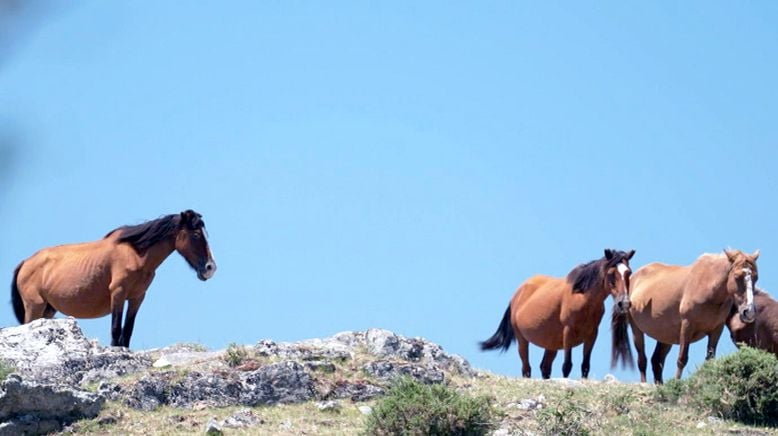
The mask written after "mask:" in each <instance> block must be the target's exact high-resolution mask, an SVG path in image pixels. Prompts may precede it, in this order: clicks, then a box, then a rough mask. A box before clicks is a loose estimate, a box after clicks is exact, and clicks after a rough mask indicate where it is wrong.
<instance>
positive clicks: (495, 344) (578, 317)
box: [481, 250, 635, 378]
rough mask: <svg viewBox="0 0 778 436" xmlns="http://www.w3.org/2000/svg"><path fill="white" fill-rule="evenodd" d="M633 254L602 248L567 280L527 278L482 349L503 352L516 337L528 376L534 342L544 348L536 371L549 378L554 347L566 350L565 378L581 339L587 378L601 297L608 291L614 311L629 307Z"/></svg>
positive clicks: (582, 369) (584, 369)
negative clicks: (602, 254) (601, 252)
mask: <svg viewBox="0 0 778 436" xmlns="http://www.w3.org/2000/svg"><path fill="white" fill-rule="evenodd" d="M634 254H635V250H632V251H630V252H629V253H625V252H623V251H616V250H605V257H603V258H601V259H599V260H594V261H591V262H589V263H587V264H583V265H579V266H577V267H575V268H574V269H573V270H572V271H570V273H569V274H568V275H567V278H566V279H560V278H554V277H548V276H534V277H532V278H530V279H529V280H527V281H526V282H524V284H522V285H521V286H520V287H519V289H518V290H517V291H516V294H514V296H513V299H512V300H511V303H510V304H509V305H508V309H506V310H505V315H504V316H503V318H502V322H501V323H500V326H499V327H498V328H497V332H495V334H494V335H493V336H492V337H491V338H489V339H487V340H486V341H484V342H481V349H482V350H492V349H495V348H502V351H506V350H507V349H508V348H509V347H510V346H511V343H512V342H513V340H514V339H516V340H517V341H518V343H519V357H520V358H521V374H522V375H523V376H524V377H530V375H531V372H532V370H531V368H530V363H529V344H530V343H532V344H535V345H537V346H539V347H541V348H544V349H545V350H546V351H545V354H544V355H543V361H542V362H541V364H540V370H541V373H542V375H543V378H549V377H550V376H551V364H552V363H553V361H554V358H555V357H556V355H557V352H558V351H559V350H565V362H564V364H563V365H562V373H563V375H564V376H565V377H567V376H569V375H570V371H571V370H572V368H573V360H572V349H573V347H576V346H578V345H580V344H584V349H583V362H582V363H581V375H582V377H583V378H587V377H588V376H589V362H590V358H591V354H592V348H593V347H594V341H595V340H596V339H597V328H598V327H599V325H600V320H602V316H603V313H605V304H604V302H605V299H606V298H607V297H608V295H609V294H610V295H613V298H614V299H615V301H616V304H615V305H614V310H615V311H626V310H628V309H629V304H630V302H629V276H630V273H631V270H630V268H629V260H630V259H631V258H632V256H633V255H634ZM627 347H629V344H627ZM614 355H615V354H614Z"/></svg>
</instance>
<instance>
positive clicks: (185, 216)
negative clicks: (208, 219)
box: [181, 209, 195, 227]
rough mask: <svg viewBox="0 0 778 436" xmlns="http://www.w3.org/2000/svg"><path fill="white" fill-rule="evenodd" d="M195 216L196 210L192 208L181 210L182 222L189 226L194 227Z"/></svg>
mask: <svg viewBox="0 0 778 436" xmlns="http://www.w3.org/2000/svg"><path fill="white" fill-rule="evenodd" d="M194 217H195V212H194V211H193V210H192V209H187V210H185V211H183V212H181V224H182V225H184V226H187V227H192V219H193V218H194Z"/></svg>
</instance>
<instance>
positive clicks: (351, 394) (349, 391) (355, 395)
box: [324, 380, 385, 402]
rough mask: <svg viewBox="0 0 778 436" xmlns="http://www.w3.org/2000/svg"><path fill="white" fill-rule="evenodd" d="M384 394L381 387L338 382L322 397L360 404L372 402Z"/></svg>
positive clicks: (360, 383) (364, 383)
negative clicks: (361, 402)
mask: <svg viewBox="0 0 778 436" xmlns="http://www.w3.org/2000/svg"><path fill="white" fill-rule="evenodd" d="M384 392H385V391H384V389H383V388H382V387H380V386H376V385H374V384H371V383H368V382H365V381H357V382H349V381H343V380H340V381H338V382H336V383H335V386H334V387H333V388H332V389H331V390H330V391H329V392H328V393H327V394H326V395H325V396H324V397H325V398H336V399H339V400H343V399H349V400H351V401H354V402H360V401H368V400H372V399H373V398H375V397H378V396H381V395H383V394H384Z"/></svg>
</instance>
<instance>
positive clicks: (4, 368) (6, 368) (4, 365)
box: [0, 360, 14, 382]
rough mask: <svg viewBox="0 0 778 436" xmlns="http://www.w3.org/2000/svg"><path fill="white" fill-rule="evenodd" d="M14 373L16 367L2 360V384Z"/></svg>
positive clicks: (0, 367)
mask: <svg viewBox="0 0 778 436" xmlns="http://www.w3.org/2000/svg"><path fill="white" fill-rule="evenodd" d="M12 372H14V367H13V366H11V365H9V364H7V363H5V362H3V361H2V360H0V382H3V381H4V380H5V378H6V377H8V374H11V373H12Z"/></svg>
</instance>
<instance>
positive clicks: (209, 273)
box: [197, 259, 216, 281]
mask: <svg viewBox="0 0 778 436" xmlns="http://www.w3.org/2000/svg"><path fill="white" fill-rule="evenodd" d="M215 273H216V262H214V261H213V259H211V260H209V261H208V262H205V265H203V267H202V268H201V269H199V270H198V271H197V278H198V279H200V280H202V281H206V280H208V279H210V278H211V277H213V275H214V274H215Z"/></svg>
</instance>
